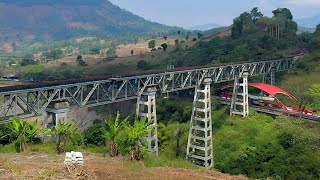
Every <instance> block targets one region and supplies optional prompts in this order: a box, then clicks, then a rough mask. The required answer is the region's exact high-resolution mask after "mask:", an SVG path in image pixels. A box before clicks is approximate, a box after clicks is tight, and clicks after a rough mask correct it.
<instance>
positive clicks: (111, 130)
mask: <svg viewBox="0 0 320 180" xmlns="http://www.w3.org/2000/svg"><path fill="white" fill-rule="evenodd" d="M119 117H120V114H119V112H118V113H117V116H116V118H115V119H114V120H113V119H112V118H111V117H109V118H108V119H106V120H105V122H106V124H107V128H108V129H107V130H106V129H104V128H103V129H102V132H103V134H102V137H104V138H105V140H106V142H107V141H108V140H110V147H111V156H112V157H116V156H118V144H117V142H116V140H117V138H118V136H119V133H120V131H121V130H122V124H123V123H125V122H126V121H127V119H128V118H129V117H127V118H126V119H124V120H123V121H122V122H121V123H119Z"/></svg>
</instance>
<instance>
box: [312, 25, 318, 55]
mask: <svg viewBox="0 0 320 180" xmlns="http://www.w3.org/2000/svg"><path fill="white" fill-rule="evenodd" d="M311 47H312V49H315V50H319V49H320V24H318V25H317V29H316V31H315V32H314V33H313V35H312V39H311Z"/></svg>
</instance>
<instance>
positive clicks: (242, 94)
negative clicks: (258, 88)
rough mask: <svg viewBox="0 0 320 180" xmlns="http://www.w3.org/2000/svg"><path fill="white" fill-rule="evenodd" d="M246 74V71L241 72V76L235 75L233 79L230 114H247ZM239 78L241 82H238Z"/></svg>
mask: <svg viewBox="0 0 320 180" xmlns="http://www.w3.org/2000/svg"><path fill="white" fill-rule="evenodd" d="M248 76H249V73H248V72H243V74H242V76H241V77H236V78H235V80H234V86H233V93H232V101H231V108H230V116H231V115H242V116H243V117H246V116H248V115H249V94H248ZM240 78H241V79H242V82H240Z"/></svg>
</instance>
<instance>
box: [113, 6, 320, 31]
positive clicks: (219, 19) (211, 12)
mask: <svg viewBox="0 0 320 180" xmlns="http://www.w3.org/2000/svg"><path fill="white" fill-rule="evenodd" d="M110 1H111V2H112V3H114V4H116V5H118V6H119V7H121V8H124V9H126V10H128V11H131V12H133V13H135V14H137V15H139V16H142V17H144V18H145V19H147V20H151V21H154V22H159V23H162V24H166V25H172V26H180V27H184V28H189V27H193V26H196V25H203V24H208V23H216V24H220V25H230V24H232V20H233V19H234V18H235V17H237V16H239V15H240V14H241V13H242V12H244V11H250V10H251V9H252V8H253V7H259V9H260V10H261V11H262V13H263V14H265V15H267V16H271V15H272V10H274V9H276V8H279V7H286V8H289V9H290V10H291V12H292V14H293V16H294V18H295V19H301V18H305V17H310V16H314V15H320V0H157V1H151V0H110Z"/></svg>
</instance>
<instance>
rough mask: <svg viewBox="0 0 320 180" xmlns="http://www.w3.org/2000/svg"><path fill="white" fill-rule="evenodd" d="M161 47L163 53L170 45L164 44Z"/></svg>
mask: <svg viewBox="0 0 320 180" xmlns="http://www.w3.org/2000/svg"><path fill="white" fill-rule="evenodd" d="M161 47H162V49H163V51H166V50H167V48H168V44H167V43H163V44H161Z"/></svg>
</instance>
